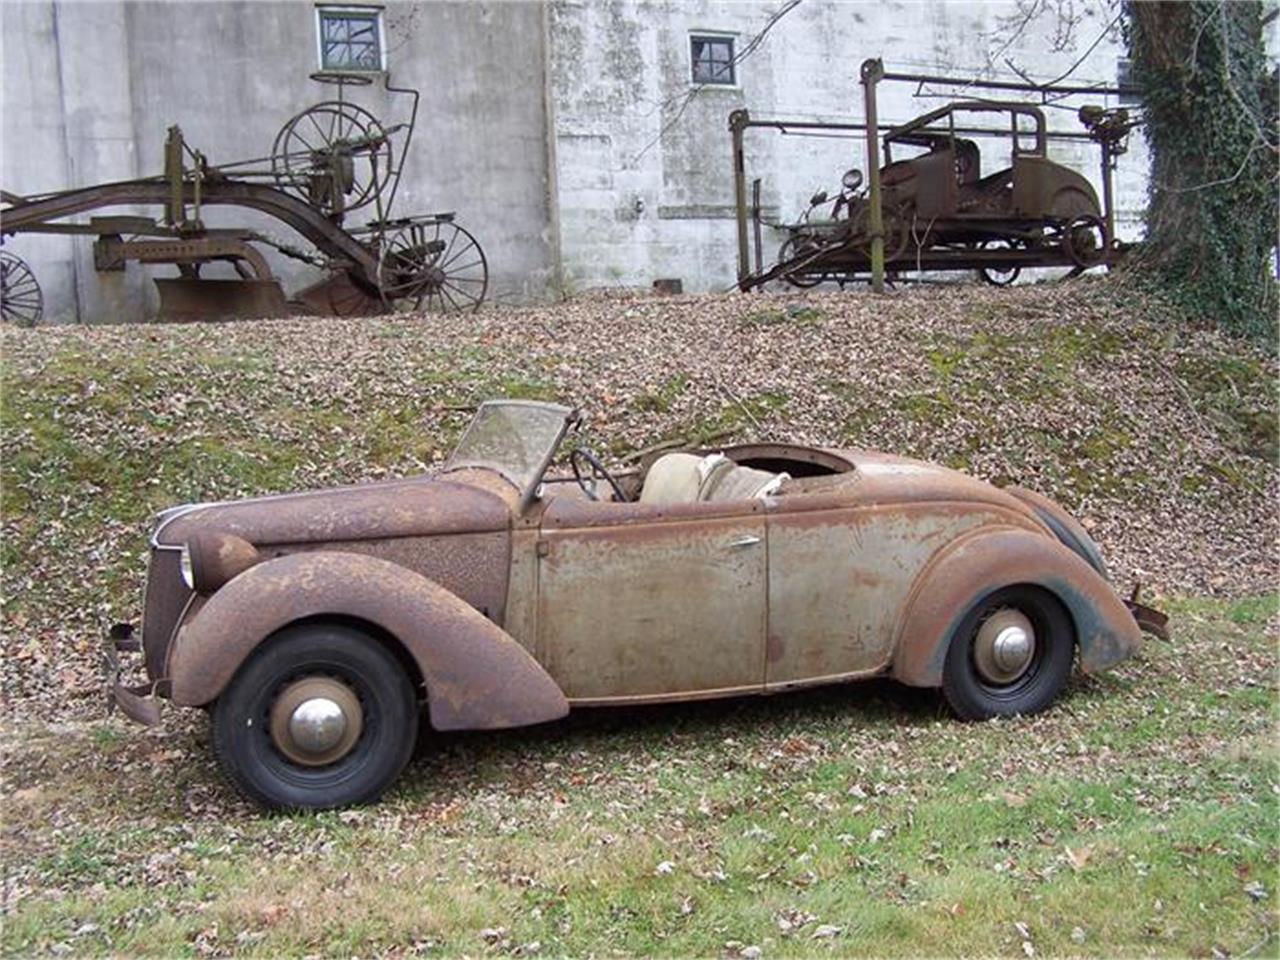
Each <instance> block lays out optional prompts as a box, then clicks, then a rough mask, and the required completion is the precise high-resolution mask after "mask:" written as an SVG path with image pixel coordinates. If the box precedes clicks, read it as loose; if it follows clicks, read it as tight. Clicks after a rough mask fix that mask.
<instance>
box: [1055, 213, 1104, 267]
mask: <svg viewBox="0 0 1280 960" xmlns="http://www.w3.org/2000/svg"><path fill="white" fill-rule="evenodd" d="M1062 246H1063V247H1064V248H1065V249H1066V251H1067V256H1069V257H1070V258H1071V261H1072V262H1073V263H1074V264H1075V265H1076V266H1077V267H1079V268H1080V269H1081V270H1087V269H1089V268H1090V267H1096V266H1099V265H1101V264H1103V263H1105V262H1106V260H1107V254H1108V253H1109V252H1110V249H1111V238H1110V237H1109V236H1108V235H1107V224H1106V222H1105V221H1104V220H1103V219H1102V218H1101V217H1099V216H1096V215H1094V214H1092V213H1085V214H1081V215H1080V216H1078V217H1076V218H1075V219H1074V220H1072V221H1071V222H1070V223H1068V224H1067V225H1066V227H1065V228H1063V231H1062Z"/></svg>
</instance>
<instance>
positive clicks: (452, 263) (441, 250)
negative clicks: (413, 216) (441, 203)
mask: <svg viewBox="0 0 1280 960" xmlns="http://www.w3.org/2000/svg"><path fill="white" fill-rule="evenodd" d="M378 280H379V283H380V285H381V289H382V296H383V299H384V300H386V301H387V302H388V303H390V302H393V301H404V302H408V303H409V304H410V306H411V307H412V308H413V309H414V310H426V311H428V312H433V313H461V312H464V311H468V310H470V311H475V310H478V309H479V308H480V304H481V303H483V302H484V296H485V293H486V292H487V290H488V288H489V264H488V261H487V260H486V259H485V255H484V250H483V249H481V247H480V243H479V241H477V240H476V238H475V237H474V236H472V235H471V233H469V232H468V231H467V230H465V229H463V228H462V227H460V226H458V225H457V224H456V223H453V222H452V221H435V222H428V223H411V224H409V225H408V226H405V227H401V228H400V229H399V230H397V231H396V232H395V233H393V234H391V235H390V236H389V237H388V238H386V240H385V241H384V242H383V243H382V245H381V248H380V251H379V256H378Z"/></svg>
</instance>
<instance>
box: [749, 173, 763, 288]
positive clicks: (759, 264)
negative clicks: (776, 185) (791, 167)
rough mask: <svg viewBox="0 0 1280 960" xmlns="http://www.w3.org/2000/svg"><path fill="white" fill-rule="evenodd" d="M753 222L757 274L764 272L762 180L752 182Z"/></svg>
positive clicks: (756, 179) (757, 179)
mask: <svg viewBox="0 0 1280 960" xmlns="http://www.w3.org/2000/svg"><path fill="white" fill-rule="evenodd" d="M751 221H752V223H753V225H754V226H755V234H756V236H755V240H756V273H761V272H763V271H764V241H763V239H762V237H761V230H760V178H759V177H756V178H755V179H754V180H752V181H751Z"/></svg>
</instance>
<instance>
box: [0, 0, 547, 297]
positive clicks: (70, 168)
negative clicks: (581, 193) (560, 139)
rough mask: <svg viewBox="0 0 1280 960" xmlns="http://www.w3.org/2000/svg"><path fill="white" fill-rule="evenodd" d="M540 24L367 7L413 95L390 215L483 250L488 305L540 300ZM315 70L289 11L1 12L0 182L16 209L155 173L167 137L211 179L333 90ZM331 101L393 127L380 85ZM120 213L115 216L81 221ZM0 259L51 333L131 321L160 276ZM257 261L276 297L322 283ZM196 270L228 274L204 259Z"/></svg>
mask: <svg viewBox="0 0 1280 960" xmlns="http://www.w3.org/2000/svg"><path fill="white" fill-rule="evenodd" d="M543 21H544V11H543V8H542V6H541V5H540V4H538V3H502V2H495V3H482V2H455V3H427V4H418V3H391V4H388V5H387V7H386V9H385V12H384V23H385V33H386V47H387V51H388V53H387V61H388V68H389V70H390V73H391V77H392V80H393V82H394V83H395V84H396V85H397V86H408V87H416V88H418V89H419V90H421V91H422V102H421V107H420V111H419V117H418V126H417V131H416V133H415V135H414V140H413V144H412V148H411V151H410V153H409V156H408V159H407V161H406V164H405V169H404V176H403V180H402V183H401V186H400V192H399V193H398V194H397V196H396V202H395V209H394V211H393V212H392V215H393V216H405V215H408V214H411V213H427V212H432V211H445V210H452V211H455V212H456V213H457V216H458V223H460V224H461V225H463V226H465V227H467V228H468V229H470V230H471V231H472V232H473V233H475V234H476V235H477V236H478V237H479V239H480V242H481V244H482V245H483V247H484V249H485V252H486V254H487V255H488V258H489V262H490V271H491V286H490V296H491V297H492V298H493V299H497V300H520V301H523V300H528V299H537V298H540V297H543V296H545V295H546V292H547V287H548V284H549V283H551V282H552V278H553V271H552V263H553V242H554V237H553V235H552V231H551V227H550V224H551V222H552V217H551V214H550V211H549V209H548V170H547V135H546V110H545V102H544V92H545V84H544V77H543V74H544V70H545V64H546V57H545V53H544V49H543V45H542V38H543V35H544V33H543ZM318 68H319V64H318V62H317V50H316V25H315V5H314V4H312V3H310V2H306V0H279V2H267V0H247V2H228V0H220V2H186V0H167V2H149V3H139V2H126V0H92V2H77V0H71V2H56V3H53V2H47V0H39V2H37V0H5V2H3V3H0V81H2V83H3V87H2V101H0V104H2V107H3V109H2V110H0V185H3V187H4V188H5V189H6V190H9V191H11V192H14V193H19V194H24V195H25V194H33V193H40V192H44V191H50V190H59V189H66V188H69V187H79V186H88V185H91V184H95V183H101V182H107V181H112V180H121V179H128V178H132V177H137V176H147V175H153V174H158V173H161V172H162V170H163V161H164V140H165V133H166V129H167V127H168V126H169V125H170V124H173V123H176V124H178V125H179V126H181V127H182V130H183V133H184V136H185V138H186V141H187V143H188V144H190V145H192V146H193V147H195V148H197V149H200V150H202V151H203V152H204V153H205V154H206V156H207V157H208V158H209V160H210V162H211V163H213V164H214V165H217V164H218V163H220V162H229V161H233V160H242V159H249V158H254V157H263V156H266V155H268V154H269V153H270V151H271V146H272V143H273V141H274V138H275V135H276V132H277V131H278V130H279V129H280V127H281V126H282V125H283V124H284V122H285V121H287V120H288V119H289V118H290V117H291V116H292V115H293V114H294V113H296V112H297V111H299V110H301V109H303V108H304V107H306V106H308V105H309V104H312V103H316V102H319V101H321V100H327V99H332V98H333V96H334V95H335V88H334V87H332V86H322V85H320V84H317V83H315V82H314V81H312V80H310V79H309V75H310V74H311V73H312V72H313V71H315V70H317V69H318ZM346 96H347V97H348V98H349V99H351V100H354V101H355V102H357V103H360V104H361V105H363V106H366V107H367V108H369V109H370V110H371V111H372V112H373V113H374V115H375V116H377V117H379V118H380V119H382V120H383V122H384V123H388V124H390V123H396V122H400V121H403V120H407V119H408V103H409V101H408V99H407V98H405V97H403V96H396V95H390V94H387V93H386V92H384V91H383V90H381V89H380V87H377V86H375V87H369V88H362V89H360V90H357V91H356V92H354V93H352V92H351V90H350V88H349V89H348V93H347V94H346ZM397 149H398V147H397ZM372 209H373V208H372V207H368V208H365V209H363V210H360V211H356V212H355V213H354V214H352V215H351V217H350V218H349V219H348V223H349V224H358V223H360V222H362V221H363V220H364V219H367V218H369V217H372V216H373V214H372ZM120 212H130V211H121V210H102V211H97V213H120ZM136 212H144V213H147V214H148V215H151V216H159V215H160V213H161V211H160V210H158V209H150V210H145V211H136ZM88 216H89V214H85V215H82V216H81V217H80V218H78V219H81V220H83V219H87V217H88ZM203 219H204V220H205V222H206V223H207V224H208V225H209V226H234V227H246V228H249V229H256V230H260V231H261V232H263V233H267V234H269V235H272V236H276V237H279V238H280V239H282V240H286V241H288V242H292V243H298V241H299V238H298V237H297V236H296V235H294V234H293V233H292V232H291V231H290V230H289V229H288V228H287V227H285V226H284V225H283V224H281V223H280V222H279V221H276V220H273V219H270V218H268V217H265V216H262V215H259V214H255V213H254V212H252V211H247V210H243V209H240V208H234V209H231V208H226V207H222V208H212V207H207V208H205V210H204V212H203ZM6 248H7V249H11V250H13V251H14V252H15V253H17V254H18V255H19V256H21V257H23V259H25V260H27V261H28V262H29V263H30V265H31V266H32V269H33V270H34V271H35V273H36V276H37V277H38V279H39V281H40V283H41V286H42V288H43V289H44V292H45V297H46V317H47V319H49V320H52V321H57V320H60V319H61V320H66V319H77V318H79V319H83V320H86V321H90V322H102V321H112V320H118V319H126V318H127V319H133V318H136V317H138V316H139V314H140V313H141V314H144V315H145V314H148V313H150V312H152V311H154V307H155V304H156V301H157V297H156V295H155V292H154V286H153V285H152V283H151V282H150V277H151V276H157V275H158V276H173V275H176V270H175V268H173V267H170V266H143V265H140V264H137V263H130V264H129V265H128V269H127V270H126V272H125V273H100V272H96V271H94V269H93V257H92V238H88V237H78V238H74V239H69V238H66V237H47V236H33V235H29V234H24V235H20V236H17V237H12V238H10V239H9V240H7V241H6ZM267 252H268V259H269V260H270V262H271V264H272V267H273V269H274V270H275V271H276V272H277V274H278V275H279V276H280V277H281V278H282V281H283V284H284V287H285V289H286V291H287V292H289V291H292V290H295V289H297V288H299V287H301V286H303V285H305V284H306V283H308V282H310V281H312V280H314V279H317V278H319V277H320V276H322V273H321V271H319V270H318V269H316V268H314V267H310V266H307V265H305V264H301V263H298V262H297V261H294V260H290V259H287V258H284V257H281V256H279V255H278V254H276V253H275V252H274V251H267ZM204 273H205V275H208V276H219V275H226V276H232V275H233V274H232V273H231V272H230V268H229V267H223V266H222V265H214V266H211V267H208V268H206V270H205V271H204Z"/></svg>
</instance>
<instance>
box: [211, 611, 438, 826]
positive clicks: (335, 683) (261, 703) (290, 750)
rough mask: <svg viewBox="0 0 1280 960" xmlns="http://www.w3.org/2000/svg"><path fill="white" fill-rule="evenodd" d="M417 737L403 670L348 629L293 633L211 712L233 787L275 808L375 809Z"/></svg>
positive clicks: (250, 667) (276, 641)
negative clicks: (361, 806)
mask: <svg viewBox="0 0 1280 960" xmlns="http://www.w3.org/2000/svg"><path fill="white" fill-rule="evenodd" d="M417 736H418V704H417V698H416V696H415V695H414V689H413V684H412V683H410V681H409V678H408V676H406V675H405V671H404V669H403V668H402V667H401V665H400V664H399V663H398V662H397V660H396V658H395V656H394V655H393V654H392V653H391V652H390V651H389V650H387V649H386V648H385V647H384V646H383V645H382V644H380V643H378V641H377V640H375V639H373V638H372V637H370V636H368V635H367V634H365V633H362V632H360V631H359V630H356V629H353V628H351V627H348V626H343V625H341V624H332V623H316V624H305V625H300V626H296V627H288V628H286V629H284V630H282V631H281V632H280V633H278V634H276V635H275V636H274V637H272V638H271V639H269V640H268V641H266V642H265V643H263V644H262V646H260V647H259V648H258V649H257V650H255V651H254V652H253V654H252V655H251V656H250V657H249V659H248V660H246V661H245V662H244V664H243V665H242V666H241V667H240V669H239V670H238V671H237V672H236V675H235V676H234V677H233V678H232V680H231V683H230V684H229V685H228V686H227V689H226V690H224V691H223V693H222V696H220V697H219V698H218V700H217V702H216V703H215V704H214V708H213V747H214V751H215V753H216V754H217V755H218V759H219V761H220V762H221V764H222V767H223V769H224V770H225V771H226V772H227V775H228V776H229V777H230V778H231V780H232V782H233V783H235V785H236V786H237V787H238V788H239V789H240V791H241V792H242V793H244V794H245V795H246V796H247V797H249V798H250V799H251V800H254V801H256V802H258V803H260V804H262V805H263V806H265V807H269V808H272V809H291V810H324V809H328V808H331V807H345V806H349V805H352V804H359V803H368V802H369V801H372V800H376V799H377V798H378V797H379V796H380V795H381V794H382V792H383V791H384V790H386V789H387V787H389V786H390V785H391V783H392V782H393V781H394V780H395V779H396V777H397V776H399V775H400V771H401V770H402V769H404V765H405V764H406V763H407V762H408V760H409V756H410V755H411V754H412V753H413V745H414V741H415V740H416V739H417Z"/></svg>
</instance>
